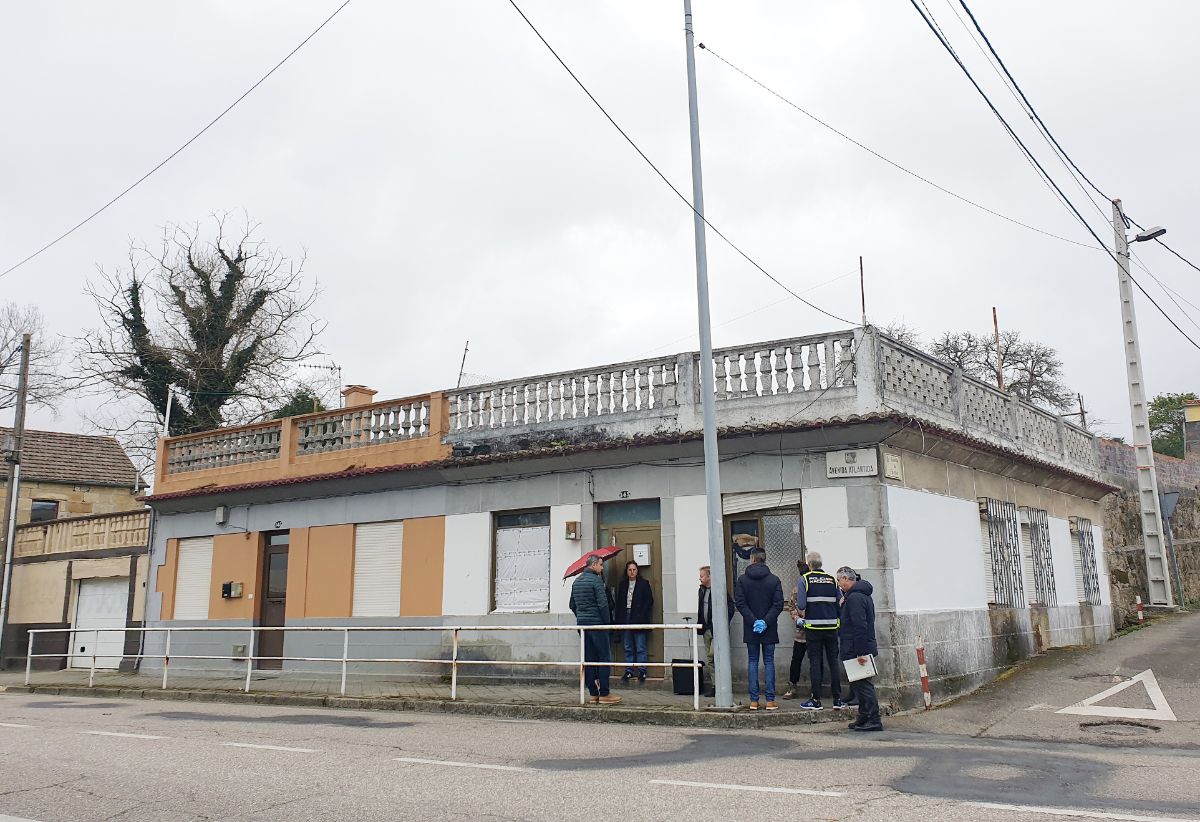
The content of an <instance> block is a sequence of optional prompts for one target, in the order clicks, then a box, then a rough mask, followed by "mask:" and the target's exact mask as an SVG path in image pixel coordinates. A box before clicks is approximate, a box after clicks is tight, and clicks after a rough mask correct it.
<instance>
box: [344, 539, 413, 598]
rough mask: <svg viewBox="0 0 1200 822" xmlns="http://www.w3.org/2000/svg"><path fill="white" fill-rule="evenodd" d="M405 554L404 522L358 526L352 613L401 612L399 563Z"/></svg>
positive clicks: (355, 540) (355, 543) (355, 542)
mask: <svg viewBox="0 0 1200 822" xmlns="http://www.w3.org/2000/svg"><path fill="white" fill-rule="evenodd" d="M403 556H404V523H403V522H373V523H370V524H367V525H358V526H355V528H354V605H353V610H352V611H351V614H352V615H353V616H356V617H398V616H400V563H401V559H402V558H403Z"/></svg>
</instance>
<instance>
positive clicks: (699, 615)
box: [696, 565, 735, 697]
mask: <svg viewBox="0 0 1200 822" xmlns="http://www.w3.org/2000/svg"><path fill="white" fill-rule="evenodd" d="M725 609H726V611H728V614H729V616H728V618H729V620H732V619H733V614H734V612H735V609H734V607H733V597H731V596H730V595H729V594H725ZM696 624H697V625H699V626H701V627H700V636H701V638H702V639H703V640H704V653H705V658H706V659H707V662H708V668H707V669H706V670H707V671H708V688H707V689H706V690H705V691H704V695H705V696H707V697H713V696H716V695H717V692H716V675H717V669H716V667H715V665H714V663H713V611H712V568H711V567H709V566H707V565H702V566H700V596H699V599H698V600H697V603H696Z"/></svg>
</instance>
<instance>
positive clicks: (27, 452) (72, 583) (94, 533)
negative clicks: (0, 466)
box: [0, 428, 150, 668]
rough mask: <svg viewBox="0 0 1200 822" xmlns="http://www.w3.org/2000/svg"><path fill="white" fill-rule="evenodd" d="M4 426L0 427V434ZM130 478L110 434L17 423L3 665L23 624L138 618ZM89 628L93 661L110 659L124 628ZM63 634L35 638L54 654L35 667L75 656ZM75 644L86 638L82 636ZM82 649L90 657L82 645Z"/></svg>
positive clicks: (141, 541) (14, 652)
mask: <svg viewBox="0 0 1200 822" xmlns="http://www.w3.org/2000/svg"><path fill="white" fill-rule="evenodd" d="M11 433H12V429H10V428H9V429H4V428H0V439H2V438H3V437H4V436H5V435H8V434H11ZM4 484H5V483H4V482H0V485H4ZM138 484H139V479H138V476H137V472H136V471H135V470H134V467H133V463H132V462H130V461H129V457H127V456H126V455H125V452H124V451H123V450H122V449H121V446H120V445H118V443H117V441H116V440H115V439H113V438H112V437H100V436H89V435H84V434H65V433H60V432H56V431H31V430H26V431H25V436H24V442H23V443H22V449H21V481H20V489H19V496H18V502H17V518H16V522H17V530H16V538H15V540H14V554H13V556H14V559H13V574H12V598H11V601H10V607H9V614H8V624H7V625H6V626H5V633H4V642H3V648H4V659H3V665H4V666H6V667H7V666H10V665H13V664H17V663H21V664H23V661H24V659H23V658H24V656H25V653H26V650H27V647H28V631H29V629H30V628H66V627H71V626H79V627H112V626H114V625H116V626H118V627H125V626H132V625H135V624H140V621H141V618H142V607H141V606H142V601H143V598H144V594H145V580H146V572H147V557H146V552H147V545H148V534H149V524H150V514H149V511H148V510H147V509H146V508H145V506H143V505H142V503H141V502H139V501H138V500H137V497H136V494H137V493H138V488H137V486H138ZM2 531H3V526H2V525H0V533H2ZM94 636H99V638H100V639H101V645H102V646H103V651H104V656H103V657H102V658H101V659H100V664H101V665H102V666H104V667H117V666H118V665H119V664H120V663H121V661H122V659H123V657H124V654H125V651H124V646H125V642H126V636H125V633H124V632H121V633H120V634H117V633H115V632H106V633H102V634H98V635H94ZM67 639H68V637H67V635H66V634H65V633H64V634H61V635H55V636H54V637H52V638H50V639H47V640H45V641H44V643H45V644H44V645H39V646H37V647H36V648H35V652H36V653H62V654H64V657H63V658H62V659H47V660H39V661H38V665H39V667H52V668H61V667H63V666H64V665H66V664H68V663H70V664H83V657H82V652H80V650H79V648H78V647H76V648H75V649H74V650H75V652H76V656H74V657H71V658H68V657H66V656H65V655H66V654H67V652H68V646H67ZM130 640H131V641H134V640H136V635H130ZM76 644H77V645H79V646H82V647H83V648H85V649H91V648H92V647H93V643H92V640H91V639H90V638H88V637H87V636H85V635H80V642H79V643H76ZM134 650H135V651H136V646H135V648H134ZM87 656H88V665H89V666H90V656H91V651H90V650H88V651H87Z"/></svg>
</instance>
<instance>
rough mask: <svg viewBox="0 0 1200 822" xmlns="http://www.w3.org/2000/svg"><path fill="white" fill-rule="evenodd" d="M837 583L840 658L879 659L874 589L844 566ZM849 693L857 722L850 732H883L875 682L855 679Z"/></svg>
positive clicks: (862, 663)
mask: <svg viewBox="0 0 1200 822" xmlns="http://www.w3.org/2000/svg"><path fill="white" fill-rule="evenodd" d="M837 583H838V587H839V588H841V589H842V592H843V593H844V594H845V596H846V599H845V601H844V602H843V603H842V622H841V625H840V626H839V627H838V640H839V641H840V642H841V646H842V659H843V660H844V661H849V660H855V661H857V663H858V664H859V665H866V664H867V663H868V661H869V660H868V659H867V657H868V656H871V657H877V656H879V645H878V644H877V643H876V641H875V603H874V602H873V601H872V600H871V593H872V592H873V591H874V590H875V589H874V588H873V587H872V586H871V583H869V582H867V581H866V580H865V579H859V578H858V574H856V573H854V569H853V568H848V567H845V566H843V567H841V568H838V572H837ZM850 690H852V691H853V692H854V696H855V697H856V698H857V699H858V719H856V720H855V721H854V722H851V723H850V730H852V731H882V730H883V723H882V722H881V721H880V719H879V700H878V699H877V698H876V696H875V683H874V682H872V681H871V680H870V679H859V680H855V681H854V682H851V683H850Z"/></svg>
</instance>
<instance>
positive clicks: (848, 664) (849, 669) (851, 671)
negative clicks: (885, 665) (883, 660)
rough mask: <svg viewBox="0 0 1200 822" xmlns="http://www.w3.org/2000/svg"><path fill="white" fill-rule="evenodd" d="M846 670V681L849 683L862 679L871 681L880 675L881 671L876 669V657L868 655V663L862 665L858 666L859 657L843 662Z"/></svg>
mask: <svg viewBox="0 0 1200 822" xmlns="http://www.w3.org/2000/svg"><path fill="white" fill-rule="evenodd" d="M842 665H844V666H845V668H846V680H847V681H849V682H857V681H858V680H860V679H870V678H871V677H873V676H875V675H876V674H877V673H879V669H877V668H876V667H875V657H874V656H872V655H871V654H867V661H866V662H865V663H863V664H862V665H859V664H858V657H856V656H852V657H850V658H849V659H847V660H845V661H843V662H842Z"/></svg>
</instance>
